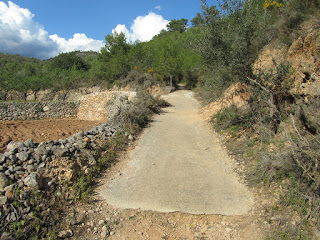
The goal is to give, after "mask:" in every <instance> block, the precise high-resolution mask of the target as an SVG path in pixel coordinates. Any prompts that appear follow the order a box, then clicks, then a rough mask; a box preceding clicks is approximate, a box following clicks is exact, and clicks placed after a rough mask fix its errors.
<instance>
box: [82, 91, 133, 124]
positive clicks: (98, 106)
mask: <svg viewBox="0 0 320 240" xmlns="http://www.w3.org/2000/svg"><path fill="white" fill-rule="evenodd" d="M115 96H123V97H126V98H127V99H128V100H132V99H133V98H134V97H135V96H136V92H134V91H116V90H111V91H105V92H98V93H92V94H87V95H84V96H82V97H81V98H79V100H80V106H79V111H78V115H77V118H78V119H80V120H89V121H103V120H105V121H107V120H109V116H108V114H107V112H108V111H107V110H108V109H107V103H108V101H109V100H110V99H113V98H114V97H115Z"/></svg>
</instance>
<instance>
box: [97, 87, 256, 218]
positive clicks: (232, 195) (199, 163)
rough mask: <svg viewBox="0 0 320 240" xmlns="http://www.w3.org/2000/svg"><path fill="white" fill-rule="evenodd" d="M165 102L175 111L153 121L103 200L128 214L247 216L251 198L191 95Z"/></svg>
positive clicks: (175, 95)
mask: <svg viewBox="0 0 320 240" xmlns="http://www.w3.org/2000/svg"><path fill="white" fill-rule="evenodd" d="M165 99H166V100H167V101H169V102H170V103H171V104H172V107H169V108H166V109H165V111H166V113H163V114H161V115H158V116H156V117H155V119H154V121H153V122H152V123H151V126H150V127H149V128H147V129H146V130H145V131H144V133H143V134H142V136H141V138H140V139H139V141H138V144H137V147H136V148H135V149H134V150H133V151H132V152H131V153H130V155H129V158H130V160H129V162H128V167H126V169H124V170H123V171H122V173H121V174H118V175H117V176H116V177H115V178H114V179H112V180H111V181H110V182H109V183H108V184H107V186H106V189H105V190H103V191H102V192H101V195H102V196H103V197H104V198H105V199H106V201H107V202H108V203H109V204H111V205H113V206H114V207H117V208H124V209H126V208H131V209H142V210H152V211H159V212H175V211H179V212H185V213H192V214H221V215H243V214H247V213H248V212H249V211H250V209H251V208H252V205H253V197H252V195H251V193H250V191H249V190H248V189H247V188H246V186H245V185H244V184H241V183H240V182H239V179H238V177H237V175H236V173H235V172H234V171H233V169H234V162H233V160H232V159H230V158H229V157H228V155H227V154H226V152H225V150H224V149H223V148H222V147H221V145H220V144H219V142H218V140H217V139H215V138H216V135H215V134H214V133H213V132H212V130H211V129H210V126H208V124H207V123H206V122H205V121H204V120H203V119H202V118H201V116H200V115H199V112H198V111H199V103H198V102H197V101H196V100H195V99H194V98H193V93H192V92H190V91H178V92H174V93H172V94H170V95H167V96H165Z"/></svg>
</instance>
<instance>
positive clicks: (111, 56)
mask: <svg viewBox="0 0 320 240" xmlns="http://www.w3.org/2000/svg"><path fill="white" fill-rule="evenodd" d="M130 48H131V46H130V44H128V43H127V39H126V37H125V35H124V33H117V32H115V33H113V34H108V35H107V36H106V45H105V47H104V48H102V49H101V54H99V56H98V59H99V60H100V61H102V62H104V64H105V66H106V77H107V78H109V79H110V80H115V79H117V78H120V77H122V76H123V75H125V74H126V73H127V72H128V71H130V62H129V61H128V58H129V51H130Z"/></svg>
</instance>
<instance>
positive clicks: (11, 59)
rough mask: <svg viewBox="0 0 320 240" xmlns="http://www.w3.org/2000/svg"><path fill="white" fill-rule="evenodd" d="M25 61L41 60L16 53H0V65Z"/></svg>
mask: <svg viewBox="0 0 320 240" xmlns="http://www.w3.org/2000/svg"><path fill="white" fill-rule="evenodd" d="M26 62H32V63H40V62H42V60H40V59H37V58H33V57H32V58H30V57H23V56H20V55H17V54H7V53H0V66H1V65H4V64H6V63H17V64H24V63H26Z"/></svg>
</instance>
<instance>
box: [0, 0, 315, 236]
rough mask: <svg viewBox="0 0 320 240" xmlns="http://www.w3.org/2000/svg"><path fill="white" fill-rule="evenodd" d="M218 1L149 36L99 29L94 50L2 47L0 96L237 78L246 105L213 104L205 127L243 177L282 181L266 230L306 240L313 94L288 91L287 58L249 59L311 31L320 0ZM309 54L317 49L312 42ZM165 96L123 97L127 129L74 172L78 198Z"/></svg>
mask: <svg viewBox="0 0 320 240" xmlns="http://www.w3.org/2000/svg"><path fill="white" fill-rule="evenodd" d="M219 3H220V4H219V7H216V6H210V5H208V3H207V1H206V0H202V1H201V4H202V12H201V13H198V14H197V15H196V16H195V18H194V19H192V20H191V24H192V26H190V27H189V26H188V25H187V23H188V20H187V19H180V20H175V19H173V20H172V21H171V22H170V23H169V24H168V28H167V30H163V31H162V32H161V33H160V34H158V35H157V36H155V37H154V38H153V39H152V40H151V41H149V42H143V43H140V42H136V43H128V42H127V41H126V38H125V35H124V34H122V33H119V34H117V33H115V34H113V35H107V36H106V45H105V47H104V48H103V49H101V52H100V53H92V52H88V53H86V52H72V53H61V54H60V55H58V56H57V57H55V58H52V59H48V60H45V61H42V60H38V59H34V58H25V57H20V56H13V55H8V54H0V89H1V100H7V96H8V93H9V92H10V91H18V92H20V93H22V94H23V96H24V98H25V99H27V95H28V93H29V90H32V92H33V93H35V95H36V93H37V92H39V91H41V90H45V89H51V90H53V91H68V90H70V89H77V88H79V87H90V86H102V87H105V88H110V87H112V86H114V85H120V86H121V85H127V84H131V85H136V86H139V87H144V88H147V87H150V86H152V85H154V84H160V85H175V84H176V83H180V82H183V83H185V84H186V86H187V87H190V88H194V89H195V91H197V93H198V95H199V97H200V98H201V99H202V100H203V102H204V103H210V102H213V101H215V100H217V99H219V98H220V97H221V96H222V95H223V93H224V91H225V90H226V89H228V88H229V87H230V86H232V85H235V84H241V86H244V90H245V92H246V93H247V96H248V97H247V98H246V99H245V101H246V104H245V105H244V106H242V107H238V106H236V105H231V106H228V107H225V108H223V109H221V111H220V112H218V113H217V114H216V115H214V116H213V118H212V123H213V126H214V127H215V128H216V129H217V131H219V132H220V133H222V134H224V135H227V136H230V138H228V139H229V140H228V141H227V142H226V144H227V146H228V147H229V150H230V151H231V152H232V153H234V154H236V155H237V156H239V155H240V156H241V158H242V159H245V160H246V162H247V164H248V166H250V170H249V171H248V173H247V179H248V182H249V183H250V184H253V185H256V186H257V185H258V186H259V185H264V186H279V185H281V188H279V187H278V188H276V189H277V190H276V191H277V193H276V194H278V196H279V197H278V202H276V203H275V206H274V208H273V209H269V210H268V214H269V215H268V222H269V223H270V226H271V228H272V231H271V232H270V233H269V235H268V236H267V238H269V239H309V238H311V237H312V234H313V232H314V231H315V229H318V231H320V219H319V216H320V207H319V206H320V166H319V159H320V148H319V146H320V124H319V123H320V119H319V118H320V117H319V116H320V115H319V107H320V99H319V95H312V96H309V95H306V94H300V93H298V92H295V91H293V89H294V88H295V74H294V73H295V71H296V69H295V68H294V66H292V64H291V63H290V61H288V60H287V59H286V58H285V57H282V58H279V59H273V60H272V62H273V66H274V67H273V68H272V69H266V68H265V67H263V66H257V64H256V61H257V58H258V57H259V54H261V52H262V51H263V49H264V48H265V47H266V46H268V45H270V44H273V45H275V46H281V47H282V48H283V49H285V50H286V51H288V49H289V48H290V46H291V45H292V44H293V43H294V41H296V40H297V39H298V38H299V37H301V36H302V37H303V36H304V35H303V34H306V33H304V29H303V28H304V27H305V24H306V23H308V22H310V24H309V25H310V26H309V27H310V29H318V30H319V23H320V22H319V16H320V11H319V10H320V3H319V1H318V0H309V1H301V0H277V1H271V0H221V1H219ZM305 32H307V31H305ZM317 34H318V35H317V36H316V37H317V38H318V40H319V31H318V33H317ZM313 54H314V56H316V57H317V58H318V56H319V54H320V53H319V50H316V51H315V52H314V53H313ZM316 61H319V60H318V59H316V60H315V62H316ZM317 64H318V63H317ZM318 66H319V65H318ZM316 71H318V73H319V69H316ZM303 74H304V75H305V78H304V80H303V81H305V83H307V82H308V81H313V82H315V81H318V80H317V79H319V76H318V75H317V74H315V73H313V72H308V71H305V72H303ZM314 74H315V75H314ZM165 105H166V103H164V102H161V100H159V99H154V98H153V97H152V96H151V95H150V94H149V93H146V92H143V93H138V98H137V101H136V102H134V103H128V104H125V105H122V108H121V109H120V110H119V111H118V113H119V114H117V115H115V116H114V119H113V120H114V121H115V122H118V123H121V124H123V126H126V128H125V129H126V130H125V131H124V133H119V136H117V137H116V138H115V139H112V140H110V141H111V142H107V143H106V148H105V150H106V153H105V155H104V156H103V157H102V158H101V159H99V164H98V165H97V166H96V167H95V169H91V170H90V171H91V172H90V174H89V175H79V178H78V179H77V181H76V182H74V185H73V189H74V192H75V194H74V195H75V196H76V198H78V199H85V198H86V196H87V195H88V192H89V191H90V186H91V183H92V182H93V177H94V176H96V175H97V174H98V173H99V172H100V171H101V170H102V169H104V168H105V167H106V166H109V165H110V164H111V163H112V162H113V161H114V160H115V159H116V156H117V152H118V151H119V150H121V149H123V146H124V145H125V144H126V141H127V140H126V139H127V138H124V135H123V134H128V133H129V134H135V132H136V129H139V128H141V127H142V126H144V125H145V124H146V123H147V121H148V119H149V118H150V116H151V114H152V113H154V112H158V111H159V108H160V107H162V106H165Z"/></svg>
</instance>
